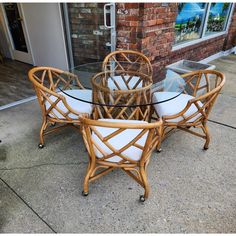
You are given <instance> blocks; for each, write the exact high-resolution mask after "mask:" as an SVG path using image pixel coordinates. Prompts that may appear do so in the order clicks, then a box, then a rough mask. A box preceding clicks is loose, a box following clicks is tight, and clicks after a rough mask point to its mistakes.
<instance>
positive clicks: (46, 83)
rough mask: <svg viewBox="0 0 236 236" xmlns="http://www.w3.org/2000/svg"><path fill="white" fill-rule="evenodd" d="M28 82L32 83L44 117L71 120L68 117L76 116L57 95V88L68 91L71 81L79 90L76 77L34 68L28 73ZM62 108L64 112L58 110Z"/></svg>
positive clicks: (50, 69) (62, 98) (66, 73)
mask: <svg viewBox="0 0 236 236" xmlns="http://www.w3.org/2000/svg"><path fill="white" fill-rule="evenodd" d="M28 77H29V80H30V81H31V82H32V83H33V85H34V88H35V91H36V95H37V97H38V102H39V105H40V107H41V110H42V112H43V114H44V115H45V116H47V115H49V116H50V117H54V118H55V119H58V120H61V119H67V120H72V119H71V117H70V115H71V113H72V114H76V115H78V114H77V112H76V111H74V110H73V109H72V108H71V107H70V106H69V105H68V104H67V102H66V99H65V97H64V96H63V95H61V94H59V93H58V91H59V89H58V87H59V86H60V88H61V89H69V88H70V86H71V83H72V81H73V82H76V83H77V85H78V86H79V88H81V89H82V88H83V86H82V85H81V84H80V82H79V79H78V77H77V76H76V75H74V74H72V73H69V72H65V71H63V70H60V69H57V68H52V67H34V68H32V69H31V70H30V71H29V72H28ZM59 105H60V107H63V108H64V110H62V109H60V108H59Z"/></svg>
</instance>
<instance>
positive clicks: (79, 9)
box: [63, 3, 116, 66]
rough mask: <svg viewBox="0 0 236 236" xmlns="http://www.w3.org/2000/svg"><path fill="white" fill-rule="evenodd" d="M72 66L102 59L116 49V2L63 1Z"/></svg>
mask: <svg viewBox="0 0 236 236" xmlns="http://www.w3.org/2000/svg"><path fill="white" fill-rule="evenodd" d="M63 12H64V20H65V29H66V32H67V41H68V50H69V54H70V60H71V61H72V62H71V63H70V64H71V66H78V65H81V64H85V63H91V62H99V61H103V59H104V58H105V56H106V55H107V54H109V53H110V52H111V51H114V50H115V43H116V28H115V3H107V4H105V3H67V4H64V5H63Z"/></svg>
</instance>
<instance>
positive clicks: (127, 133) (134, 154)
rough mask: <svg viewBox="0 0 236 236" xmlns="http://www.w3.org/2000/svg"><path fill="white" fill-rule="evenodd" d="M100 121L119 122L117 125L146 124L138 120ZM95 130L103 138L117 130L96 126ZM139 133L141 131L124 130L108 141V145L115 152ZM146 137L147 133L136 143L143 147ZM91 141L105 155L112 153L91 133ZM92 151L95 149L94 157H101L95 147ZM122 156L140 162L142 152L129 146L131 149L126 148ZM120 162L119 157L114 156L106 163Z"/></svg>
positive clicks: (107, 120)
mask: <svg viewBox="0 0 236 236" xmlns="http://www.w3.org/2000/svg"><path fill="white" fill-rule="evenodd" d="M100 120H101V121H106V122H119V123H130V124H133V123H137V124H146V123H147V122H146V121H138V120H118V119H100ZM96 129H97V131H98V132H99V133H100V134H101V135H102V137H105V136H107V135H109V134H111V133H113V132H114V131H116V130H117V128H107V127H99V126H96ZM141 131H142V129H126V130H124V131H123V132H121V133H120V134H118V135H116V136H115V137H113V138H111V139H109V144H110V145H111V146H112V147H114V148H115V149H116V150H119V149H121V148H122V147H124V146H125V145H127V144H128V143H129V142H130V141H132V140H133V139H134V138H135V137H136V136H137V135H138V134H139V133H140V132H141ZM147 135H148V133H145V134H144V135H143V136H142V137H141V138H140V139H139V140H138V141H137V142H136V143H138V144H139V145H141V146H144V145H145V142H146V139H147ZM92 139H93V140H94V141H95V142H96V143H97V144H98V145H99V147H100V148H101V149H102V150H103V151H104V152H105V153H106V154H111V153H112V151H111V150H110V148H108V147H107V146H106V145H105V144H104V143H103V142H102V141H101V140H100V139H99V138H98V137H97V135H96V134H95V133H94V132H93V133H92ZM94 149H95V155H96V157H97V158H102V157H103V155H102V154H101V152H99V150H98V149H97V148H96V147H95V148H94ZM122 154H123V155H124V156H125V157H127V158H130V159H132V160H135V161H138V160H140V158H141V156H142V150H141V149H139V148H137V147H134V146H131V147H129V148H127V149H126V150H125V151H123V152H122ZM121 160H123V159H122V158H120V157H119V156H114V157H111V158H109V159H107V160H106V161H110V162H119V161H121Z"/></svg>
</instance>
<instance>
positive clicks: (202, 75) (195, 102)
mask: <svg viewBox="0 0 236 236" xmlns="http://www.w3.org/2000/svg"><path fill="white" fill-rule="evenodd" d="M182 77H183V78H184V79H185V82H186V86H185V90H184V92H183V93H184V94H189V95H191V96H193V97H195V98H193V99H191V100H189V101H188V103H187V105H186V106H185V108H184V109H183V110H182V111H180V112H179V113H177V114H174V115H170V116H162V119H163V123H164V129H163V134H162V140H163V139H165V138H166V137H167V135H168V134H169V133H170V132H171V131H173V130H174V129H180V130H183V131H186V132H188V133H190V134H193V135H195V136H197V137H200V138H203V139H205V140H206V141H205V144H204V147H203V149H204V150H207V149H208V147H209V143H210V134H209V130H208V126H207V120H208V117H209V114H210V112H211V110H212V107H213V105H214V103H215V101H216V98H217V96H218V95H219V93H220V91H221V89H222V87H223V86H224V84H225V76H224V74H223V73H221V72H218V71H216V70H199V71H194V72H190V73H187V74H184V75H182ZM199 102H201V103H202V104H203V105H202V106H200V105H199V104H200V103H199ZM191 106H195V107H196V108H197V111H196V112H194V113H193V114H192V115H189V116H186V115H185V113H186V111H187V110H188V109H189V108H190V107H191ZM151 113H152V114H153V113H155V114H156V116H157V117H159V116H158V114H157V113H156V112H155V109H154V108H153V107H152V111H151ZM179 117H181V118H182V120H181V121H179V122H173V121H172V120H173V119H176V118H179ZM152 118H154V116H152ZM194 118H196V119H194ZM154 119H155V118H154ZM191 119H193V120H192V121H191ZM191 127H194V128H199V129H200V131H201V132H196V131H193V130H190V128H191ZM157 150H161V149H160V146H158V147H157Z"/></svg>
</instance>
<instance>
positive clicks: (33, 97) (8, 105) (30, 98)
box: [0, 96, 37, 111]
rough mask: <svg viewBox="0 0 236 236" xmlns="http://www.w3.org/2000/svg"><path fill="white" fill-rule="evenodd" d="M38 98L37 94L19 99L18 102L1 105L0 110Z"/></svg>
mask: <svg viewBox="0 0 236 236" xmlns="http://www.w3.org/2000/svg"><path fill="white" fill-rule="evenodd" d="M36 98H37V97H36V96H32V97H29V98H25V99H22V100H19V101H16V102H12V103H9V104H6V105H3V106H0V111H2V110H5V109H8V108H11V107H14V106H17V105H21V104H24V103H27V102H30V101H33V100H35V99H36Z"/></svg>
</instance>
